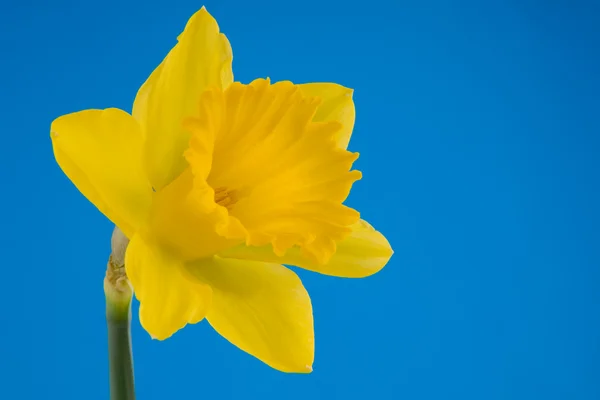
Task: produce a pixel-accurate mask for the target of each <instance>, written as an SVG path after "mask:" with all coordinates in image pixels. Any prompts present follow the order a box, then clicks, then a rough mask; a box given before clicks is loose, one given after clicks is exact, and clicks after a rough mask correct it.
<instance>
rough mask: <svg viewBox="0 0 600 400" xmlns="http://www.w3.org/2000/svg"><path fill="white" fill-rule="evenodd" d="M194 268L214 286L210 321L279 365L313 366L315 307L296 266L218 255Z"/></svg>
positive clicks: (300, 368)
mask: <svg viewBox="0 0 600 400" xmlns="http://www.w3.org/2000/svg"><path fill="white" fill-rule="evenodd" d="M188 270H189V271H190V272H191V273H192V274H194V275H195V276H197V277H198V278H199V279H200V280H202V281H204V282H206V283H208V284H209V285H210V286H211V287H212V289H213V301H212V305H211V307H210V310H209V312H208V315H207V320H208V322H209V323H210V324H211V325H212V326H213V328H215V330H216V331H217V332H219V333H220V334H221V335H223V336H224V337H225V338H226V339H227V340H229V341H230V342H231V343H233V344H234V345H236V346H237V347H239V348H240V349H242V350H244V351H246V352H248V353H250V354H252V355H253V356H254V357H256V358H258V359H260V360H261V361H263V362H265V363H266V364H268V365H270V366H271V367H273V368H275V369H278V370H280V371H284V372H311V371H312V363H313V359H314V345H315V342H314V329H313V316H312V306H311V302H310V297H309V296H308V293H307V292H306V289H304V286H302V282H301V281H300V278H298V276H297V275H296V274H295V273H294V272H293V271H291V270H289V269H287V268H285V267H284V266H282V265H278V264H267V263H258V262H252V261H239V260H228V259H222V258H218V257H215V258H213V259H206V260H202V261H199V262H197V263H195V264H194V265H193V266H191V267H189V268H188Z"/></svg>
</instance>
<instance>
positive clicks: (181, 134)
mask: <svg viewBox="0 0 600 400" xmlns="http://www.w3.org/2000/svg"><path fill="white" fill-rule="evenodd" d="M178 41H179V42H178V43H177V44H176V45H175V47H174V48H173V49H172V50H171V51H170V52H169V54H168V55H167V57H166V58H165V59H164V60H163V62H162V63H161V64H160V65H159V66H158V67H157V68H156V70H155V71H154V72H153V73H152V74H151V75H150V77H149V78H148V80H147V81H146V82H145V83H144V84H143V85H142V87H141V88H140V90H139V91H138V94H137V96H136V99H135V102H134V105H133V115H134V116H135V118H137V119H138V120H139V121H140V123H141V125H142V128H143V132H144V134H145V136H146V138H147V141H146V145H145V153H144V165H145V168H146V169H147V173H148V177H149V180H150V182H151V184H152V186H153V187H154V188H155V189H156V190H160V189H162V188H163V187H164V186H166V185H167V184H168V183H169V182H171V181H172V180H173V179H175V178H176V177H177V176H178V175H179V174H180V173H181V172H182V171H183V169H184V168H185V165H186V163H185V160H184V158H183V152H184V150H185V149H186V147H187V146H188V142H189V134H188V133H186V132H185V131H184V130H183V128H182V122H183V119H184V118H185V117H191V116H195V115H196V114H197V112H198V102H199V101H200V94H201V93H202V92H203V91H204V90H205V89H207V88H210V87H215V88H219V89H225V88H226V87H227V86H229V84H231V82H232V81H233V73H232V70H231V62H232V58H233V56H232V53H231V46H230V45H229V41H228V40H227V38H226V37H225V35H223V34H221V33H219V26H218V25H217V22H216V21H215V19H214V18H213V17H212V16H211V15H210V14H209V13H208V12H207V11H206V9H204V8H202V9H201V10H200V11H198V12H197V13H196V14H194V15H193V16H192V17H191V18H190V20H189V21H188V23H187V25H186V27H185V30H184V31H183V33H182V34H181V35H180V36H179V38H178Z"/></svg>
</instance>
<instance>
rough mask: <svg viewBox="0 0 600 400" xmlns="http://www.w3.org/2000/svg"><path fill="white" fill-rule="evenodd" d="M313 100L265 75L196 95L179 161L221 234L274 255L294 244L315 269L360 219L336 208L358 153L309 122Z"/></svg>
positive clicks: (322, 125) (355, 175)
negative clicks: (216, 216)
mask: <svg viewBox="0 0 600 400" xmlns="http://www.w3.org/2000/svg"><path fill="white" fill-rule="evenodd" d="M320 101H321V100H320V99H318V98H311V97H306V96H304V95H303V93H302V91H301V90H300V89H299V88H298V86H296V85H294V84H293V83H291V82H277V83H274V84H271V83H270V82H269V81H268V80H264V79H257V80H255V81H254V82H252V83H251V84H249V85H242V84H240V83H237V82H236V83H234V84H232V85H231V86H230V87H229V88H228V89H227V90H225V91H221V90H208V91H206V92H205V93H203V94H202V96H201V101H200V103H199V105H200V107H199V116H198V118H190V119H188V120H186V124H185V126H186V127H187V128H188V129H189V130H190V132H192V139H191V141H190V148H189V149H188V151H186V153H185V157H186V159H187V160H188V162H189V164H190V168H191V170H192V172H193V175H194V179H195V180H194V187H195V191H196V192H197V193H198V194H201V193H202V194H203V195H204V197H205V199H204V200H202V201H201V202H202V203H206V204H209V203H212V205H213V206H214V205H215V203H216V204H218V205H219V207H220V208H221V209H222V211H223V212H222V213H221V215H222V216H223V219H222V220H220V222H219V225H220V227H219V226H217V227H216V229H217V231H218V232H219V233H220V234H221V235H223V236H224V237H228V238H236V237H237V238H242V239H244V240H245V241H246V244H248V245H255V246H260V245H266V244H268V243H271V244H272V245H273V248H274V249H275V250H276V251H277V253H278V254H284V253H285V252H286V250H287V249H289V248H290V247H292V246H293V245H298V246H300V247H302V249H303V251H304V252H306V253H308V254H310V255H311V256H312V257H313V258H314V259H315V260H318V261H319V262H321V263H324V262H326V261H327V259H328V258H329V257H330V256H331V254H333V252H334V251H335V242H336V241H338V240H340V239H342V238H343V237H345V236H346V235H347V234H349V233H350V232H351V229H350V225H352V224H353V223H354V222H356V221H357V220H358V219H359V214H358V212H357V211H355V210H352V209H351V208H348V207H346V206H345V205H343V202H344V200H345V199H346V197H347V196H348V194H349V192H350V189H351V187H352V184H353V183H354V182H355V181H356V180H357V179H360V177H361V174H360V172H358V171H352V170H351V167H352V163H353V162H354V161H355V160H356V158H357V157H358V154H356V153H350V152H348V151H346V150H344V149H341V148H339V147H338V146H336V143H335V137H336V136H335V135H336V134H337V132H338V131H339V130H340V129H341V128H342V126H341V124H340V123H339V122H336V121H329V122H314V121H313V116H314V115H315V112H316V110H317V108H318V106H319V104H320ZM235 234H239V236H235Z"/></svg>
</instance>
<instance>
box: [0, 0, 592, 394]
mask: <svg viewBox="0 0 600 400" xmlns="http://www.w3.org/2000/svg"><path fill="white" fill-rule="evenodd" d="M205 4H206V6H207V8H208V10H209V11H210V12H211V13H212V14H213V15H214V16H215V17H216V18H217V20H218V21H219V24H220V26H221V29H222V31H224V32H225V33H226V34H227V35H228V37H229V39H230V41H231V43H232V46H233V50H234V71H235V74H236V78H237V79H238V80H241V81H242V82H249V81H250V80H252V79H254V78H256V77H265V76H270V77H271V78H272V79H273V80H282V79H290V80H292V81H295V82H309V81H335V82H339V83H341V84H344V85H346V86H349V87H353V88H355V90H356V91H355V101H356V107H357V122H356V127H355V134H354V135H355V136H354V137H353V139H352V142H351V149H352V150H356V151H360V152H361V158H360V160H359V162H358V168H359V169H361V170H362V171H363V172H364V178H363V180H362V181H361V182H359V183H358V184H357V185H356V186H355V190H354V191H353V193H352V195H351V198H350V200H349V203H350V204H351V205H352V206H355V207H356V208H358V209H359V210H361V211H362V213H363V216H364V217H365V218H366V219H367V220H369V221H370V222H371V223H373V225H375V226H376V227H377V228H378V229H379V230H381V231H382V232H383V233H384V234H386V236H387V237H388V238H389V240H390V242H391V243H392V245H393V246H394V249H395V251H396V253H395V255H394V257H393V258H392V261H391V262H390V263H389V264H388V266H387V267H386V268H385V269H384V270H383V271H382V272H381V273H379V274H377V275H375V276H373V277H371V278H368V279H363V280H345V279H336V278H331V277H324V276H319V275H316V274H311V273H307V272H304V271H300V274H301V277H302V278H303V280H304V282H305V285H306V287H307V288H308V290H309V291H310V293H311V295H312V299H313V304H314V309H315V311H314V312H315V323H316V335H317V349H316V362H315V364H314V373H313V374H311V375H286V374H283V373H279V372H277V371H275V370H272V369H270V368H269V367H267V366H265V365H263V364H262V363H260V362H259V361H257V360H255V359H254V358H252V357H251V356H248V355H247V354H245V353H243V352H241V351H239V350H237V349H236V348H235V347H233V346H232V345H230V344H229V343H228V342H226V340H224V339H223V338H221V337H220V336H219V335H217V334H216V333H214V332H213V331H212V330H211V329H210V327H209V326H208V324H206V323H202V324H199V325H197V326H192V327H188V328H186V329H185V330H183V331H181V332H179V333H178V334H177V335H176V336H175V337H173V338H171V339H170V340H168V341H165V342H158V341H152V340H151V339H150V337H149V336H148V335H147V334H146V333H145V332H144V331H143V330H142V329H141V327H140V325H139V322H138V321H137V319H134V322H133V338H134V354H135V361H136V365H135V368H136V379H137V389H138V397H139V398H140V399H180V398H181V399H184V398H185V399H188V398H189V399H247V398H248V399H307V398H312V399H371V398H373V399H436V400H438V399H461V400H462V399H477V400H480V399H598V398H600V379H599V378H600V310H599V306H600V270H599V266H600V254H599V253H600V252H599V247H598V245H599V243H600V228H599V227H600V211H599V204H600V192H599V188H598V183H599V180H598V179H599V176H600V175H599V173H600V162H599V160H598V151H599V150H600V143H599V142H600V138H599V132H600V100H599V93H600V72H599V71H600V60H599V53H598V49H600V34H599V33H600V8H599V4H598V3H597V2H596V3H595V4H593V3H585V2H582V1H567V0H564V1H538V2H534V1H521V0H512V1H504V2H500V1H498V2H496V1H488V2H486V1H473V2H466V1H452V2H451V1H442V0H437V1H417V0H415V1H400V0H389V1H385V0H370V1H367V2H356V3H352V2H348V1H343V0H336V1H326V0H303V1H302V2H286V1H280V0H274V1H266V0H252V1H239V2H233V1H208V0H207V1H206V3H205ZM201 6H202V3H200V2H199V1H174V0H172V1H158V0H151V1H149V0H144V1H139V0H138V1H128V2H121V1H116V0H111V1H102V2H81V1H75V0H73V1H65V0H55V1H51V2H50V1H35V0H30V1H21V0H8V1H7V0H2V2H1V3H0V61H1V62H0V115H1V121H0V122H1V125H0V128H1V130H2V132H1V138H2V139H1V140H2V143H1V145H0V162H1V163H2V165H1V166H2V167H1V168H0V179H1V180H0V181H1V182H2V192H1V193H2V196H1V199H0V202H1V211H0V213H1V216H0V217H1V219H0V220H1V230H0V246H1V256H2V266H1V271H2V272H1V275H0V279H1V282H2V286H1V289H0V307H1V312H2V314H1V316H2V319H1V329H0V398H6V399H12V398H14V399H39V398H47V399H49V398H57V399H58V398H60V399H83V398H85V399H106V398H108V391H107V390H108V389H107V379H108V378H107V356H106V333H105V322H104V297H103V291H102V279H103V275H104V270H105V263H106V260H107V257H108V254H109V251H110V250H109V237H110V233H111V230H112V226H111V224H110V223H109V221H108V220H106V219H105V218H104V217H103V216H102V215H101V214H100V213H99V212H97V211H96V210H95V209H94V207H93V206H92V205H91V204H89V203H88V202H87V201H86V200H85V199H84V198H83V197H82V196H81V195H80V194H79V193H78V192H77V190H76V189H75V188H74V186H73V185H72V184H71V183H70V182H69V181H68V180H67V179H66V177H65V176H63V174H62V172H61V171H60V170H59V168H58V166H57V165H56V164H55V162H54V159H53V155H52V151H51V144H50V139H49V127H50V123H51V121H52V120H53V119H54V118H55V117H57V116H59V115H61V114H65V113H68V112H72V111H76V110H80V109H85V108H103V107H110V106H117V107H120V108H124V109H125V110H130V108H131V104H132V101H133V98H134V95H135V93H136V90H137V88H138V87H139V85H140V84H141V83H142V82H143V81H144V80H145V78H146V77H147V75H148V74H149V73H150V72H151V71H152V69H153V68H154V67H155V66H156V65H157V64H158V63H159V62H160V60H161V59H162V57H163V56H164V55H165V54H166V53H167V51H168V50H169V49H170V48H171V46H172V45H173V44H174V42H175V38H176V36H177V35H178V34H179V32H180V31H181V30H182V29H183V27H184V26H185V23H186V21H187V19H188V18H189V16H191V15H192V13H193V12H195V11H196V10H197V9H199V8H200V7H201ZM137 306H138V305H137V303H136V304H135V306H134V307H135V308H134V313H137Z"/></svg>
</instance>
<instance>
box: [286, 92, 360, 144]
mask: <svg viewBox="0 0 600 400" xmlns="http://www.w3.org/2000/svg"><path fill="white" fill-rule="evenodd" d="M298 86H299V87H300V90H302V92H303V93H304V94H305V95H306V96H310V97H320V98H321V99H322V100H323V102H322V103H321V104H320V105H319V108H317V113H316V114H315V116H314V117H313V121H315V122H329V121H337V122H339V123H341V124H342V129H340V130H339V132H337V134H336V137H335V141H336V143H337V144H338V146H339V147H341V148H343V149H345V148H347V147H348V143H349V142H350V136H352V129H353V128H354V119H355V116H356V112H355V109H354V101H353V100H352V92H353V90H352V89H348V88H346V87H344V86H341V85H338V84H336V83H306V84H303V85H298Z"/></svg>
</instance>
